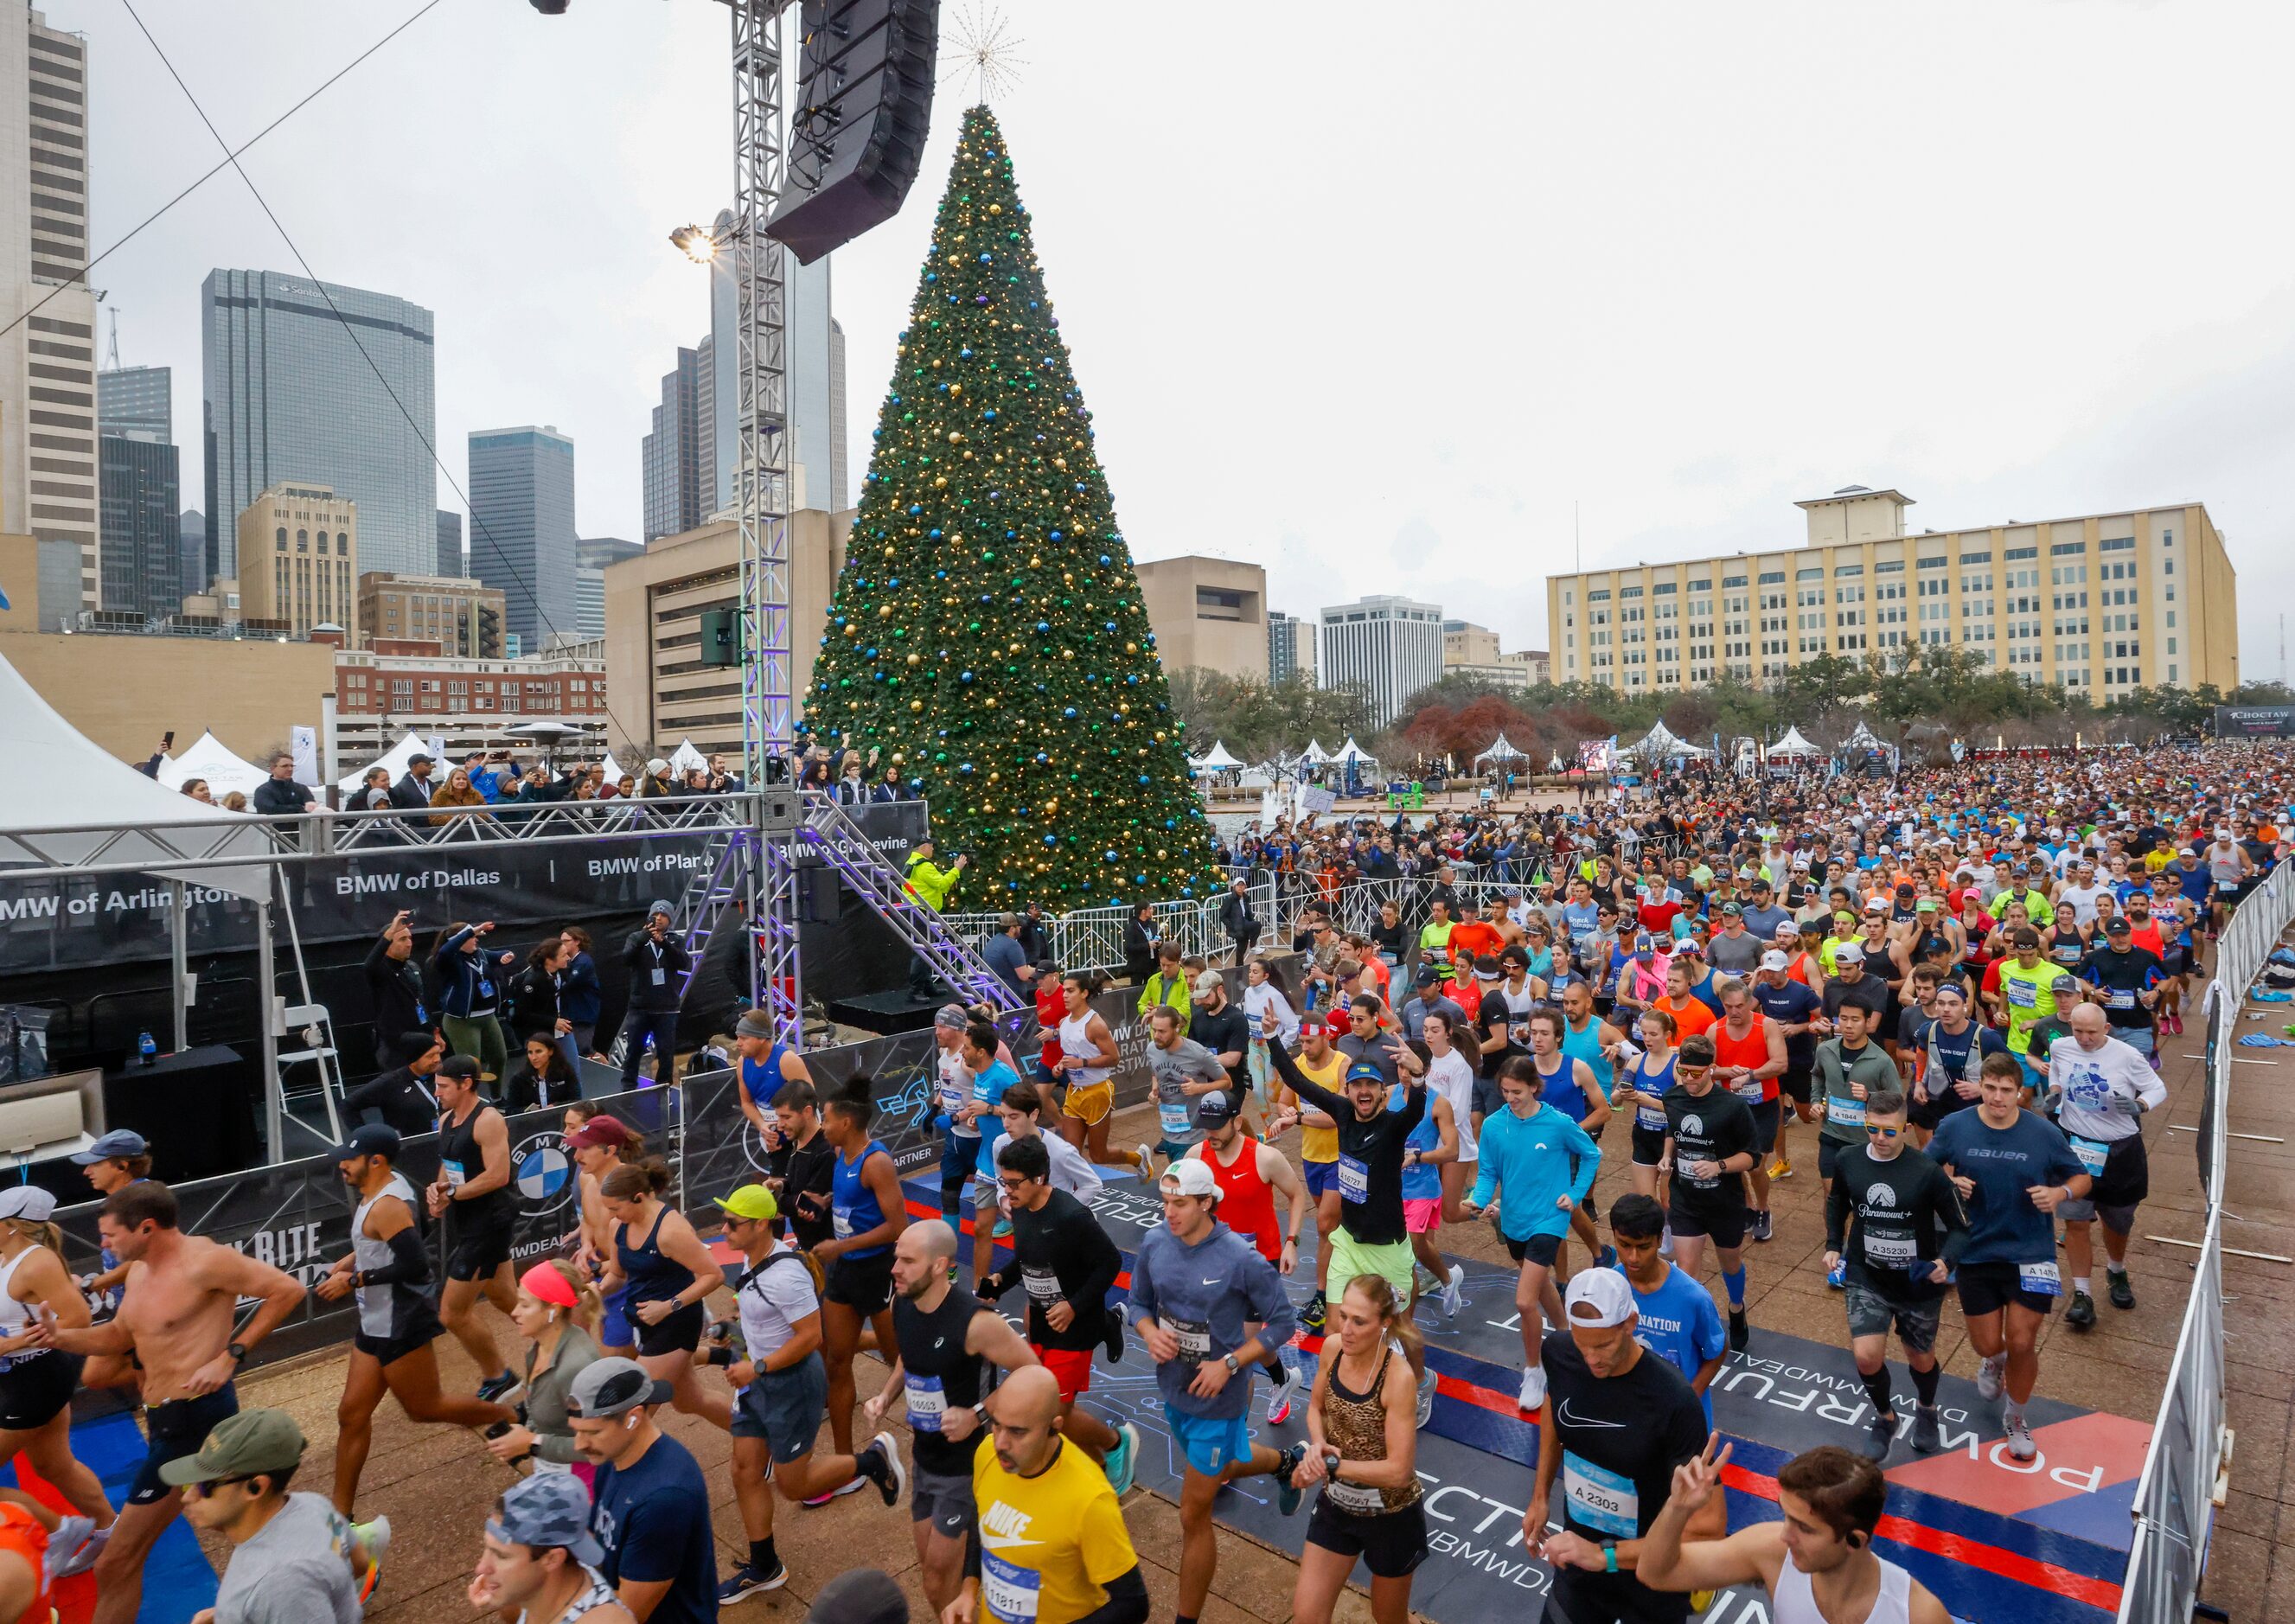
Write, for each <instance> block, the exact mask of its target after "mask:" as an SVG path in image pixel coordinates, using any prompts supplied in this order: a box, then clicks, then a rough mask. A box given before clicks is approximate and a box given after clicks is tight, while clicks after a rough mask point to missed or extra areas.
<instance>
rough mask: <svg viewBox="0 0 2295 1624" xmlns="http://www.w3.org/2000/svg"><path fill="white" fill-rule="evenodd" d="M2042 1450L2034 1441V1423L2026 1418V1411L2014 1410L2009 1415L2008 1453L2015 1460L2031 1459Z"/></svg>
mask: <svg viewBox="0 0 2295 1624" xmlns="http://www.w3.org/2000/svg"><path fill="white" fill-rule="evenodd" d="M2039 1452H2040V1446H2039V1445H2038V1444H2037V1443H2035V1442H2033V1441H2032V1424H2031V1423H2030V1422H2029V1421H2027V1420H2025V1419H2024V1412H2023V1411H2021V1410H2012V1411H2010V1412H2009V1416H2008V1454H2009V1457H2010V1458H2011V1459H2013V1460H2030V1459H2031V1458H2032V1457H2034V1456H2036V1455H2038V1453H2039Z"/></svg>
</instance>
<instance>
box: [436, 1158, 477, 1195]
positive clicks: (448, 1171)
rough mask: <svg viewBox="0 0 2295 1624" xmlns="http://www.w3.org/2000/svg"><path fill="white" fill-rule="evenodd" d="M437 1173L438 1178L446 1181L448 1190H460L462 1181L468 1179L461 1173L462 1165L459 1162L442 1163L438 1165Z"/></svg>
mask: <svg viewBox="0 0 2295 1624" xmlns="http://www.w3.org/2000/svg"><path fill="white" fill-rule="evenodd" d="M438 1172H439V1176H440V1177H442V1178H443V1179H445V1180H446V1187H447V1188H448V1189H450V1190H459V1189H461V1187H462V1180H463V1179H467V1178H469V1177H470V1175H469V1174H468V1173H466V1172H464V1171H462V1164H461V1163H460V1162H445V1161H442V1162H440V1163H438Z"/></svg>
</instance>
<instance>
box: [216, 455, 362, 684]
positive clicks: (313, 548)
mask: <svg viewBox="0 0 2295 1624" xmlns="http://www.w3.org/2000/svg"><path fill="white" fill-rule="evenodd" d="M359 521H360V515H359V511H358V504H357V503H356V502H352V501H350V500H349V499H348V498H347V497H345V496H341V495H339V494H337V493H335V492H333V491H331V490H329V489H328V488H327V487H326V486H323V485H305V484H300V483H296V484H285V483H282V484H279V485H274V486H272V487H271V488H270V489H268V490H266V491H263V492H261V493H259V494H257V496H256V498H255V500H254V501H253V502H249V504H248V505H247V507H246V508H245V509H243V510H241V513H240V516H239V534H238V535H236V536H235V537H234V538H233V542H234V545H233V557H235V558H236V559H238V560H239V612H240V616H241V619H242V620H243V621H255V622H260V623H262V624H263V625H264V627H265V629H266V630H267V629H270V628H273V627H276V628H278V629H279V630H281V631H284V632H291V633H292V634H293V635H295V636H297V637H300V636H302V635H304V634H305V633H306V632H309V631H310V629H311V628H312V627H313V626H316V625H334V626H340V627H341V628H342V629H343V630H344V631H345V632H347V633H349V636H348V637H347V640H346V644H347V647H350V648H354V649H355V648H356V647H357V646H358V629H359V615H358V608H359V603H358V597H357V592H356V587H355V583H356V582H357V581H358V578H359V574H360V570H359V552H360V546H361V543H360V538H359V527H360V524H359Z"/></svg>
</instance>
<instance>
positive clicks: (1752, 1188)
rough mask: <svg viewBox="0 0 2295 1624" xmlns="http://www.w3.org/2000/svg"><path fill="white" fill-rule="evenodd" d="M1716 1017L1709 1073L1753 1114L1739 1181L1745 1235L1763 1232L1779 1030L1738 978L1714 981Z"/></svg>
mask: <svg viewBox="0 0 2295 1624" xmlns="http://www.w3.org/2000/svg"><path fill="white" fill-rule="evenodd" d="M1719 991H1720V995H1721V1018H1720V1019H1719V1020H1718V1021H1716V1022H1714V1023H1713V1024H1712V1025H1711V1026H1710V1027H1708V1028H1707V1029H1706V1032H1705V1035H1706V1036H1707V1037H1709V1038H1711V1040H1712V1041H1713V1079H1714V1081H1716V1082H1717V1083H1719V1085H1720V1086H1721V1087H1722V1088H1725V1089H1728V1090H1729V1091H1730V1092H1731V1093H1733V1094H1735V1095H1736V1097H1737V1098H1740V1099H1742V1100H1744V1102H1745V1105H1746V1107H1747V1108H1748V1109H1749V1110H1751V1111H1752V1114H1753V1148H1754V1150H1755V1152H1756V1153H1757V1154H1756V1155H1754V1157H1753V1166H1752V1171H1750V1172H1748V1173H1746V1174H1745V1187H1746V1191H1747V1193H1748V1194H1749V1195H1750V1196H1752V1208H1753V1210H1752V1213H1751V1214H1750V1220H1749V1221H1748V1222H1747V1224H1746V1226H1745V1236H1746V1238H1747V1239H1748V1240H1755V1241H1765V1240H1768V1238H1769V1174H1768V1165H1769V1153H1770V1152H1771V1151H1773V1150H1775V1149H1776V1145H1777V1123H1778V1118H1779V1113H1780V1112H1781V1111H1782V1110H1783V1108H1784V1107H1783V1106H1781V1105H1780V1104H1779V1103H1778V1100H1777V1079H1778V1078H1779V1077H1782V1076H1783V1075H1785V1033H1784V1032H1780V1031H1779V1030H1778V1029H1777V1024H1776V1022H1775V1021H1772V1020H1771V1019H1769V1018H1768V1016H1765V1015H1763V1014H1762V1013H1761V1012H1760V1009H1759V1008H1755V1006H1754V1003H1753V997H1752V993H1751V992H1747V991H1746V988H1745V983H1744V982H1742V981H1736V980H1734V979H1733V980H1725V981H1723V982H1722V983H1720V988H1719Z"/></svg>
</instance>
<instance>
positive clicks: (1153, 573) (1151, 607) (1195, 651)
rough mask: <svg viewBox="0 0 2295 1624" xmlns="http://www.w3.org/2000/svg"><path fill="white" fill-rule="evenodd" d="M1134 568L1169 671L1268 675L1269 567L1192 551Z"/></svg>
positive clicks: (1258, 677) (1159, 652)
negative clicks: (1205, 556)
mask: <svg viewBox="0 0 2295 1624" xmlns="http://www.w3.org/2000/svg"><path fill="white" fill-rule="evenodd" d="M1134 568H1135V572H1136V573H1137V574H1138V575H1139V603H1140V607H1141V608H1145V609H1146V610H1147V624H1148V627H1149V629H1150V630H1151V631H1153V632H1155V633H1156V654H1157V656H1158V657H1161V658H1162V660H1163V662H1164V671H1165V672H1166V673H1170V674H1173V675H1176V674H1177V673H1180V672H1182V671H1188V670H1191V669H1194V670H1203V671H1216V672H1218V673H1220V674H1221V675H1222V676H1229V677H1249V678H1250V679H1251V680H1252V681H1264V680H1265V679H1266V676H1267V626H1266V624H1265V622H1266V615H1267V572H1266V570H1264V569H1262V568H1261V567H1259V566H1258V565H1256V564H1238V563H1237V562H1236V561H1235V560H1233V559H1209V558H1204V557H1202V556H1200V555H1192V554H1191V555H1189V556H1188V557H1185V558H1177V559H1153V560H1150V561H1147V562H1144V563H1140V564H1138V565H1136V566H1135V567H1134Z"/></svg>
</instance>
